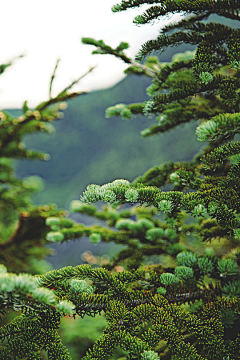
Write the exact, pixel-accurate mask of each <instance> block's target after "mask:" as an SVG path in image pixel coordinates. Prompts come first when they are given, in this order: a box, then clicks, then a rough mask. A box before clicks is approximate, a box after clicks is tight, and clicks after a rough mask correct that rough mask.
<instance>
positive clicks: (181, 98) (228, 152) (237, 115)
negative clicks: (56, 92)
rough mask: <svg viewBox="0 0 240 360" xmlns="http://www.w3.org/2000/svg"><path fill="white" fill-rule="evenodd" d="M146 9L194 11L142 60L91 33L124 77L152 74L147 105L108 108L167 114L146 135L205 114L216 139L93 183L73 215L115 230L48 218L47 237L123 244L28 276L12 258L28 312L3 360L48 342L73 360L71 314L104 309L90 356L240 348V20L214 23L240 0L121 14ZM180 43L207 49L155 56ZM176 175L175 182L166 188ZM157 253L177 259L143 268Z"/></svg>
mask: <svg viewBox="0 0 240 360" xmlns="http://www.w3.org/2000/svg"><path fill="white" fill-rule="evenodd" d="M143 4H148V5H149V7H148V9H147V10H145V12H144V13H143V14H142V15H140V16H137V17H136V18H135V19H134V23H136V24H137V25H144V24H145V23H148V22H151V21H154V20H156V19H159V18H160V19H161V16H165V15H171V14H173V13H178V12H184V14H185V15H187V17H186V18H185V19H183V20H181V21H179V22H178V23H176V24H170V25H167V26H165V27H164V28H163V29H162V30H161V32H160V35H159V36H158V37H157V39H155V40H150V41H147V42H146V43H145V44H143V45H142V48H141V49H140V51H139V52H138V54H137V56H136V58H135V60H132V59H130V58H129V57H128V56H127V55H126V54H125V52H124V50H126V49H127V48H128V44H127V43H121V44H120V45H119V46H118V47H116V48H115V49H114V48H112V47H111V46H109V45H106V44H105V43H104V42H103V41H102V40H100V41H98V40H94V39H91V38H84V39H83V42H84V43H85V44H90V45H94V46H95V47H96V50H94V53H97V54H111V55H113V56H115V57H118V58H119V59H121V60H122V61H124V62H125V63H127V64H129V67H128V69H127V70H126V73H127V74H133V73H134V74H137V75H143V76H144V75H145V76H149V77H151V78H152V85H150V87H148V89H147V93H148V94H149V96H150V98H151V99H150V100H149V101H147V102H145V103H137V104H118V105H115V106H111V107H110V108H108V109H107V110H106V116H107V117H112V116H121V117H122V118H123V119H124V120H128V119H131V118H134V117H136V116H137V115H138V114H145V115H146V116H147V117H152V118H153V119H156V123H155V124H154V125H152V126H151V127H150V128H147V129H145V130H144V131H142V133H141V134H142V136H144V137H148V136H152V135H155V134H158V133H161V132H165V131H168V130H170V129H172V128H174V127H176V126H178V125H180V124H183V123H188V122H190V121H196V122H197V129H196V135H197V137H198V140H199V141H202V142H204V143H205V147H203V148H202V150H201V152H200V153H199V154H197V155H196V156H195V158H194V159H193V160H192V161H189V162H176V163H173V162H170V163H165V164H162V165H160V166H156V167H154V168H151V169H149V170H148V171H147V172H146V173H145V174H143V175H142V176H139V177H138V178H137V179H135V180H134V181H133V182H132V183H130V182H129V181H128V180H124V179H119V180H115V181H113V182H112V183H108V184H104V185H101V186H100V185H96V184H92V185H89V186H88V187H87V189H86V191H85V192H84V193H83V195H82V196H81V201H78V200H76V201H74V202H73V203H72V210H73V211H78V212H81V213H83V214H86V215H89V216H93V217H95V218H97V219H101V220H105V221H106V223H107V225H108V227H101V226H99V225H95V226H89V227H87V226H85V225H83V224H77V223H75V222H74V221H72V220H71V219H67V218H66V217H64V216H62V215H63V214H57V216H52V215H54V214H50V216H49V217H48V218H47V219H46V225H47V226H48V227H50V228H51V231H50V232H48V234H47V237H46V239H47V240H48V241H53V242H54V241H60V242H63V241H66V240H69V239H79V238H80V237H82V236H88V237H89V239H90V241H92V242H94V243H99V242H100V241H105V242H110V241H114V242H115V243H117V244H122V245H125V249H123V250H122V251H120V252H119V253H118V254H117V255H116V256H115V257H114V258H113V259H112V260H111V262H109V263H108V264H106V265H104V266H102V267H100V268H92V267H91V266H90V265H88V264H86V265H79V266H77V267H74V268H73V267H71V266H69V267H66V268H63V269H60V270H53V271H50V272H47V273H46V274H44V275H38V276H30V275H26V274H19V275H16V274H11V273H8V272H7V269H6V267H4V266H3V265H2V268H1V272H2V275H1V278H0V279H1V280H0V281H1V282H0V287H1V297H0V299H1V305H0V309H1V312H2V314H5V313H6V312H7V311H8V310H9V309H13V310H15V311H17V310H20V311H21V312H22V314H21V315H20V316H18V317H17V318H15V319H14V321H12V322H11V323H9V324H7V325H6V326H4V327H3V328H2V329H1V335H0V336H1V339H2V340H3V341H4V340H5V342H3V345H2V352H1V354H0V359H18V358H20V359H22V358H26V359H41V354H40V352H41V350H46V351H47V352H48V358H49V359H70V356H69V354H68V352H67V350H66V348H65V347H64V346H63V345H62V342H61V340H60V338H59V336H58V334H57V329H58V327H59V324H60V321H61V317H63V316H66V315H69V316H71V317H73V318H75V317H76V316H77V315H78V316H81V317H84V316H86V315H88V316H95V314H97V313H104V314H105V317H106V320H107V323H108V325H107V327H106V328H105V329H104V332H103V335H102V336H101V337H100V338H99V340H97V341H96V343H95V344H94V346H93V348H91V349H89V350H88V352H87V353H86V355H85V356H84V358H83V359H84V360H87V359H107V358H109V359H110V358H111V356H112V353H113V351H114V350H115V349H116V348H117V347H120V348H121V349H122V350H123V351H124V352H125V355H126V357H125V358H126V359H136V360H137V359H139V360H140V359H145V360H147V359H149V360H157V359H166V360H167V359H171V360H173V359H177V360H181V359H199V360H200V359H211V360H223V359H225V360H226V359H228V360H235V359H236V360H237V359H239V357H240V328H239V318H240V279H239V265H240V247H239V239H240V220H239V206H240V199H239V192H240V186H239V180H238V176H239V167H240V165H239V164H240V162H239V161H240V160H239V154H240V144H239V142H238V141H236V139H235V135H237V134H238V132H239V124H240V111H239V110H240V109H239V107H240V99H239V88H240V36H239V29H233V28H231V27H230V26H226V25H223V24H222V23H217V22H208V23H204V22H203V20H205V19H208V18H209V17H210V16H211V15H212V14H217V15H220V16H221V17H225V18H229V19H232V20H239V5H240V2H239V1H236V0H233V1H226V0H215V1H210V0H201V1H199V0H198V1H191V2H190V1H187V0H175V1H173V0H168V1H167V0H166V1H161V0H160V1H154V0H149V1H145V0H123V1H122V2H121V3H120V4H118V5H115V6H114V7H113V9H112V10H113V11H114V12H117V11H124V10H127V9H128V8H133V7H140V6H141V5H143ZM170 32H171V34H169V33H170ZM183 42H184V43H189V44H195V45H197V50H196V52H195V53H194V54H193V56H192V57H190V58H189V59H178V60H177V61H175V62H173V63H171V64H169V65H162V64H161V62H159V60H158V58H157V56H156V54H158V53H161V52H163V51H164V50H165V49H166V48H167V47H168V46H176V45H178V44H181V43H183ZM151 53H154V54H152V55H151V56H148V55H150V54H151ZM147 56H148V57H147ZM146 57H147V58H146ZM145 58H146V59H145ZM143 61H144V62H143ZM60 97H61V96H60ZM27 111H29V110H27ZM160 136H161V135H160ZM146 141H147V140H146ZM186 141H187V139H186ZM13 155H14V153H13ZM14 156H15V155H14ZM166 184H167V185H168V186H169V187H170V186H171V188H170V190H169V191H163V190H161V187H163V186H165V185H166ZM98 201H103V202H106V203H108V205H106V206H104V207H103V209H102V210H99V208H97V207H96V206H95V205H92V203H96V202H98ZM163 215H164V217H163ZM189 235H191V237H190V240H189ZM194 239H195V244H196V239H198V241H199V242H198V243H197V244H198V248H196V247H195V248H194ZM218 242H219V243H220V245H224V249H223V248H220V249H219V248H218V247H217V243H218ZM200 244H201V245H200ZM154 255H162V256H163V255H165V259H167V262H165V263H161V264H154V265H149V264H148V265H146V264H144V260H145V259H146V257H150V256H154ZM120 266H121V268H120ZM119 270H123V271H119ZM73 321H74V320H73ZM6 341H7V342H6Z"/></svg>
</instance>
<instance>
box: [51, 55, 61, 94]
mask: <svg viewBox="0 0 240 360" xmlns="http://www.w3.org/2000/svg"><path fill="white" fill-rule="evenodd" d="M59 61H60V59H58V60H57V62H56V65H55V68H54V71H53V74H52V77H51V81H50V87H49V98H50V99H51V98H52V84H53V80H54V79H55V76H56V71H57V68H58V64H59Z"/></svg>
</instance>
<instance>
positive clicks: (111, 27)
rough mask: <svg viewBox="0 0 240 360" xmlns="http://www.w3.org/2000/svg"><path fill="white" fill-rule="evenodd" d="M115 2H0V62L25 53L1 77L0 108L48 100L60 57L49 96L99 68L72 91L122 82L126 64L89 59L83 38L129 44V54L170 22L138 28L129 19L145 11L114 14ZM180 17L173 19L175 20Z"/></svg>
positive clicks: (105, 58) (108, 58) (96, 57)
mask: <svg viewBox="0 0 240 360" xmlns="http://www.w3.org/2000/svg"><path fill="white" fill-rule="evenodd" d="M116 3H118V1H117V0H102V1H100V0H91V1H89V0H67V1H66V0H40V1H39V0H3V1H2V2H1V21H0V33H1V38H0V48H1V57H0V63H6V62H7V61H10V60H11V59H12V58H13V57H16V56H18V55H21V54H24V55H25V57H24V58H21V59H17V60H15V61H14V63H13V65H12V66H11V67H9V68H8V69H7V70H6V72H5V73H4V74H2V75H1V77H0V104H1V105H0V108H20V107H22V105H23V102H24V101H25V100H28V104H29V106H30V107H33V106H36V105H37V104H38V103H39V102H41V101H44V100H46V99H47V98H48V92H49V82H50V78H51V75H52V72H53V69H54V66H55V64H56V61H57V59H58V58H60V59H61V62H60V64H59V67H58V71H57V74H56V75H57V76H56V79H55V83H54V86H53V95H54V94H57V93H58V92H59V91H61V90H62V89H63V88H64V87H65V86H67V85H68V84H69V83H70V82H72V81H73V80H75V79H76V78H78V77H79V76H80V75H81V74H83V73H85V72H86V71H87V70H88V69H89V68H90V67H91V66H94V65H97V68H96V69H95V70H94V71H93V72H92V73H91V74H89V75H88V76H87V77H86V78H85V79H83V80H82V81H81V83H80V84H79V85H78V87H77V88H75V90H87V91H90V90H93V89H99V88H104V87H108V86H111V85H114V84H115V83H116V82H118V81H119V80H120V79H121V78H123V70H124V69H125V68H126V65H125V64H124V63H123V62H122V61H121V60H118V59H115V58H114V57H112V56H110V55H108V56H106V55H104V56H102V55H91V52H92V51H93V50H94V48H93V47H92V46H87V45H83V44H81V38H82V37H93V38H95V39H97V40H100V39H102V40H104V41H105V42H106V43H107V44H109V45H111V46H113V47H115V46H117V45H118V44H119V43H120V42H121V41H126V42H128V43H129V44H130V49H129V50H127V54H128V55H129V56H131V57H134V55H135V54H136V53H137V51H138V49H139V48H140V46H141V44H142V43H143V42H145V41H146V40H148V39H151V38H155V37H156V36H157V35H158V33H159V28H160V27H162V26H163V24H165V23H166V22H169V21H168V20H166V19H165V20H161V22H158V23H156V24H154V25H145V26H141V27H138V26H136V25H134V24H133V23H132V20H133V18H134V17H135V16H136V15H138V14H140V13H141V12H142V11H143V8H142V9H132V10H128V11H124V12H121V13H112V11H111V6H112V5H115V4H116ZM178 18H179V15H175V16H174V17H172V18H171V22H172V21H174V20H177V19H178Z"/></svg>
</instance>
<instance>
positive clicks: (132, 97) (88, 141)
mask: <svg viewBox="0 0 240 360" xmlns="http://www.w3.org/2000/svg"><path fill="white" fill-rule="evenodd" d="M193 49H194V47H193V46H189V45H188V46H187V45H181V46H179V47H178V48H177V52H184V51H186V50H193ZM170 50H172V51H171V52H170V53H169V54H168V58H167V57H166V54H165V53H164V59H163V60H162V58H161V57H160V60H161V61H164V62H165V61H167V60H168V61H170V60H171V58H172V55H173V54H174V53H176V49H170ZM150 83H151V80H150V79H148V78H146V77H143V76H141V77H138V76H136V75H131V76H128V77H126V78H125V79H124V80H122V81H121V82H120V83H118V84H117V85H115V86H114V87H112V88H110V89H105V90H100V91H95V92H92V93H90V94H87V95H84V96H81V97H79V98H76V99H74V100H71V101H69V103H68V108H67V110H66V111H65V116H64V118H63V119H62V120H60V121H57V122H55V124H54V126H55V128H56V132H55V134H53V135H51V136H49V135H47V134H32V135H29V136H26V137H25V142H26V144H27V146H28V147H30V148H34V149H38V150H44V151H46V152H48V153H49V154H50V155H51V159H50V161H49V162H39V161H27V160H25V161H19V162H18V164H17V167H16V172H17V175H18V176H19V177H24V176H27V175H32V174H34V175H39V176H41V177H42V178H43V179H45V180H46V186H45V190H43V191H42V192H41V193H39V194H38V195H37V196H36V198H35V201H36V202H37V203H49V202H54V203H56V204H57V205H58V206H61V207H62V206H63V207H68V204H69V201H70V200H72V199H76V198H79V195H80V194H81V193H82V192H83V190H84V188H85V187H86V185H87V184H89V183H100V184H102V183H104V182H109V181H112V180H114V179H116V178H126V179H128V180H130V181H132V180H133V179H134V178H135V177H136V176H138V175H140V174H142V173H143V172H145V171H146V170H147V169H149V168H150V167H152V166H154V165H159V164H161V163H162V162H164V161H168V160H188V159H189V157H192V156H193V155H194V153H196V152H197V150H198V149H199V147H200V144H199V143H197V141H196V136H195V134H194V129H195V127H196V124H190V126H189V125H188V126H183V127H182V128H178V129H177V130H173V131H171V132H169V133H167V134H164V135H160V136H155V137H152V138H147V139H146V138H145V139H143V138H142V137H141V135H140V131H141V130H143V129H144V128H146V127H148V126H149V123H150V122H151V123H154V122H155V120H154V119H148V118H146V117H143V116H138V117H136V119H132V120H131V121H122V120H121V119H120V118H112V119H106V118H105V109H106V108H107V107H108V106H111V105H115V104H116V103H126V104H128V103H131V102H139V101H145V100H148V99H149V97H148V96H147V95H146V91H145V89H146V87H147V86H148V85H149V84H150ZM186 129H187V130H186ZM185 131H187V134H188V135H187V138H188V144H187V146H186V141H185V140H183V134H184V133H185ZM185 136H186V135H185ZM185 139H186V138H185ZM189 148H190V149H192V154H190V155H189ZM179 149H181V151H180V150H179ZM179 151H180V152H179Z"/></svg>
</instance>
